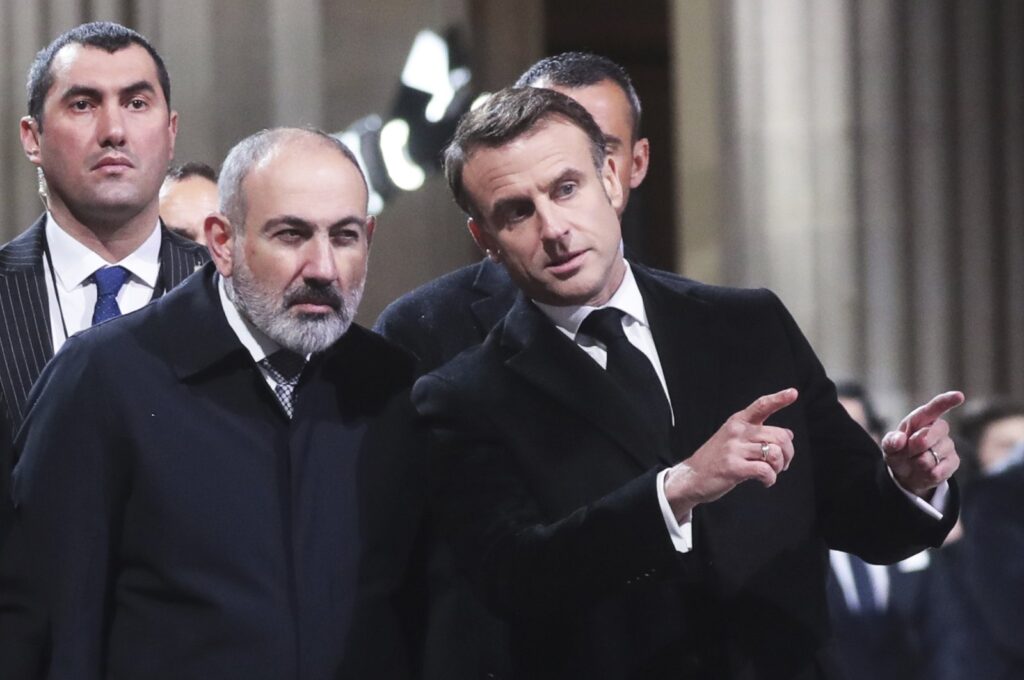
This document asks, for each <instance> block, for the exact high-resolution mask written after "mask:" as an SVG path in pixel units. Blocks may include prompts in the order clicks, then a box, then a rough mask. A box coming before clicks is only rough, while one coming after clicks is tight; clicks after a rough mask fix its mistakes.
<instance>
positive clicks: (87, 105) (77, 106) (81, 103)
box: [71, 99, 92, 111]
mask: <svg viewBox="0 0 1024 680" xmlns="http://www.w3.org/2000/svg"><path fill="white" fill-rule="evenodd" d="M91 108H92V102H91V101H89V100H88V99H76V100H74V101H73V102H71V110H72V111H88V110H89V109H91Z"/></svg>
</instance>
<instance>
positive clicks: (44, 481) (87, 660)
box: [0, 338, 126, 679]
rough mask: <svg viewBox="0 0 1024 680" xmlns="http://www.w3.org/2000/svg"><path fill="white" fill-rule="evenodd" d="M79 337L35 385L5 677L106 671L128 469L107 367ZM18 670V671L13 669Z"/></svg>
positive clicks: (4, 605) (7, 619)
mask: <svg viewBox="0 0 1024 680" xmlns="http://www.w3.org/2000/svg"><path fill="white" fill-rule="evenodd" d="M81 350H82V346H81V340H79V339H77V338H72V339H71V340H69V342H68V344H67V345H66V346H65V349H64V351H62V352H60V353H59V354H58V356H57V357H56V358H55V359H54V360H53V361H52V362H51V363H50V364H49V365H48V366H47V368H46V370H45V371H44V372H43V374H42V375H41V376H40V378H39V381H38V382H37V383H36V386H35V387H34V388H33V392H32V394H31V396H30V410H29V413H28V417H27V419H26V422H25V425H24V426H23V427H22V429H21V430H20V432H19V435H18V440H17V441H16V443H15V447H16V449H17V450H18V451H19V452H20V457H19V462H18V465H17V466H16V468H15V470H14V475H13V486H12V498H13V502H14V506H15V515H14V523H13V530H12V533H11V536H10V540H9V542H8V544H7V545H5V546H4V550H3V554H2V555H0V633H2V636H3V637H5V638H6V637H7V636H8V635H12V636H13V640H14V641H13V642H12V641H10V640H9V641H7V642H5V643H4V644H3V645H2V646H0V667H2V668H4V669H5V676H4V677H5V678H20V677H25V678H29V677H35V675H34V674H35V672H36V671H35V666H36V664H38V663H42V664H44V667H48V668H49V673H50V675H51V676H52V677H75V678H86V679H88V678H100V677H101V675H102V668H103V663H104V660H103V644H102V640H103V637H104V632H105V631H106V630H107V629H108V626H109V620H108V619H109V616H108V614H109V611H108V605H109V600H110V595H111V559H112V554H113V552H114V550H115V546H116V544H117V533H118V529H117V527H118V507H119V504H120V499H121V498H122V497H123V495H124V492H125V488H124V479H125V476H126V470H125V468H124V467H123V463H124V461H122V460H121V459H120V455H121V451H120V449H119V445H118V440H117V435H116V432H117V429H116V424H115V423H114V422H113V421H114V418H113V416H112V415H111V414H110V413H109V411H107V410H106V409H105V408H104V407H105V406H108V405H109V401H110V399H111V397H112V395H110V394H108V393H105V392H104V389H105V387H104V379H103V375H102V372H100V371H97V370H94V368H93V367H92V366H91V365H90V363H89V358H88V355H87V354H86V353H85V352H82V351H81ZM11 668H13V669H17V671H16V672H15V673H14V674H9V673H8V669H11Z"/></svg>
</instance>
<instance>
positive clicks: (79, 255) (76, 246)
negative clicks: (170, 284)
mask: <svg viewBox="0 0 1024 680" xmlns="http://www.w3.org/2000/svg"><path fill="white" fill-rule="evenodd" d="M45 229H46V245H47V250H48V251H49V254H50V261H51V262H52V263H53V274H52V275H51V274H50V267H49V265H48V264H47V262H46V261H45V258H46V255H43V258H44V261H43V268H44V270H45V271H44V276H43V278H44V279H46V296H47V299H48V300H49V304H50V331H51V337H52V339H53V351H54V352H55V353H56V352H57V350H59V349H60V348H61V347H62V346H63V345H64V341H65V340H67V338H68V336H70V335H74V334H75V333H77V332H79V331H81V330H84V329H86V328H88V327H89V326H91V325H92V312H93V308H94V307H95V306H96V284H95V283H93V282H92V281H90V280H89V279H90V277H91V276H92V275H93V272H95V271H96V270H97V269H100V268H102V267H109V266H111V263H110V262H107V261H106V260H104V259H103V258H102V257H100V256H99V255H97V254H96V253H94V252H93V251H92V250H89V248H87V247H86V246H85V245H83V244H82V243H80V242H79V241H77V240H75V239H74V238H73V237H72V236H71V235H70V234H68V233H67V232H66V231H64V230H63V229H61V228H60V226H58V225H57V222H56V220H54V219H53V215H51V214H50V213H49V212H47V213H46V226H45ZM114 264H117V265H120V266H122V267H124V268H125V269H127V270H128V271H129V272H130V273H131V276H130V277H128V281H127V282H126V283H125V285H124V286H122V287H121V290H120V291H119V292H118V294H117V306H118V308H119V309H120V310H121V313H122V314H127V313H128V312H134V311H135V310H137V309H141V308H142V307H144V306H146V304H148V303H149V301H150V300H152V299H153V291H154V289H155V288H156V282H157V278H159V276H160V223H159V221H158V222H157V223H156V224H154V225H153V231H152V232H151V233H150V235H149V236H148V237H146V240H145V241H143V242H142V245H140V246H139V247H138V248H136V249H135V251H134V252H132V253H131V254H130V255H128V256H127V257H125V258H124V259H123V260H121V261H120V262H116V263H114ZM54 284H56V287H54ZM65 325H66V326H67V334H66V335H65V332H64V331H65Z"/></svg>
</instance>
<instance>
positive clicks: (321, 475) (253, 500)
mask: <svg viewBox="0 0 1024 680" xmlns="http://www.w3.org/2000/svg"><path fill="white" fill-rule="evenodd" d="M213 272H214V269H213V265H212V264H210V265H207V267H206V269H205V270H204V272H203V274H202V275H201V276H194V277H192V278H191V279H189V280H188V281H187V282H186V283H185V284H184V285H182V286H181V287H179V288H178V289H176V290H175V291H173V292H172V293H170V294H168V295H166V296H164V297H163V298H162V299H160V300H158V301H157V302H155V303H153V304H151V305H148V306H147V307H145V308H144V309H142V310H139V311H138V312H135V313H133V314H128V315H126V316H124V317H122V318H120V319H116V320H113V321H111V322H109V323H105V324H101V325H99V326H96V327H94V328H91V329H89V330H87V331H84V332H83V333H80V334H78V335H76V336H75V337H73V338H71V339H70V340H69V341H68V344H67V345H66V349H63V350H62V351H61V352H60V353H59V354H58V355H57V357H56V358H55V359H54V360H53V361H52V362H50V364H49V365H48V366H47V368H46V370H45V371H44V372H43V374H42V376H41V377H40V379H39V381H38V382H37V385H36V387H35V388H34V390H33V393H32V397H31V407H30V410H29V413H28V417H27V420H26V422H25V426H24V427H23V428H22V430H21V432H20V434H19V437H18V441H17V447H18V449H19V450H20V451H21V453H22V456H21V460H20V461H19V463H18V465H17V467H16V469H15V472H14V480H13V496H14V499H15V502H16V506H17V510H16V514H15V522H14V526H13V530H12V532H11V535H10V548H11V549H10V550H9V551H6V552H5V556H4V558H5V559H4V561H3V567H4V568H3V574H2V578H0V639H3V642H2V643H0V668H4V669H5V678H20V677H32V674H33V673H34V672H35V669H34V668H33V666H34V665H35V664H36V662H37V661H38V660H39V659H40V658H41V659H42V660H43V663H44V664H46V665H48V666H49V672H50V677H61V678H63V677H69V678H70V677H74V678H85V679H87V678H97V679H98V678H106V677H115V678H150V679H156V678H168V679H170V678H240V679H241V678H245V679H247V680H254V679H259V678H266V679H267V680H271V679H273V680H281V679H283V678H297V679H302V680H310V679H316V678H358V679H360V680H362V679H363V678H378V677H379V678H388V679H392V678H403V677H407V675H408V674H409V673H410V672H411V669H410V664H411V654H412V653H411V652H410V649H411V647H412V645H411V643H410V642H409V638H408V637H407V636H406V634H405V632H406V631H405V629H404V627H405V626H406V625H409V626H413V625H414V624H415V622H414V621H413V619H411V618H409V616H407V613H406V612H405V611H404V609H403V607H404V606H405V604H406V603H408V604H409V605H410V606H413V605H414V604H415V603H414V602H412V601H411V600H410V599H407V598H404V597H403V595H405V594H406V593H405V591H403V588H404V586H405V584H406V575H407V571H406V570H407V566H408V561H409V559H410V551H411V550H412V547H413V540H414V537H415V535H416V531H417V528H418V525H419V518H420V507H421V502H420V496H421V494H420V492H419V490H418V489H419V486H420V485H421V478H420V477H421V475H420V473H421V469H420V467H419V466H418V464H417V461H418V460H420V459H421V458H422V457H421V456H416V455H415V448H416V445H417V444H418V442H419V441H420V440H421V439H422V437H421V436H420V435H419V433H418V432H416V431H415V429H414V425H413V424H414V420H415V418H414V414H413V411H412V406H411V404H410V403H409V399H408V386H409V384H410V381H411V376H412V360H411V357H409V356H408V355H406V354H405V353H404V352H402V351H400V350H398V349H397V348H395V347H393V346H391V345H390V344H389V343H387V342H386V341H385V340H383V339H381V338H379V337H378V336H376V335H374V334H372V333H370V332H368V331H366V330H364V329H361V328H358V327H355V326H353V327H352V328H351V329H350V330H349V331H348V332H347V333H346V334H345V335H344V336H343V337H342V339H341V340H339V341H338V342H337V343H335V345H334V346H332V347H331V348H330V349H329V350H327V351H326V352H325V353H323V354H322V355H321V356H318V357H314V359H313V361H312V362H311V364H310V365H309V366H308V367H307V369H306V372H305V373H304V374H303V378H302V380H301V381H300V383H299V385H298V388H297V393H296V394H297V399H296V404H295V414H294V418H293V419H291V420H288V419H287V418H286V417H285V416H284V414H283V411H282V409H281V407H280V405H279V404H278V403H277V400H276V398H275V396H274V395H273V393H272V391H271V389H270V388H269V387H268V385H267V384H266V382H265V380H264V378H263V376H262V375H261V373H260V372H259V369H258V368H257V367H256V365H255V364H254V363H253V361H252V358H251V356H250V355H249V354H248V352H247V351H246V350H245V349H244V348H243V347H242V345H241V344H240V343H239V341H238V339H237V337H236V336H235V334H234V332H233V331H232V330H231V329H230V327H229V326H228V324H227V321H226V319H225V317H224V314H223V312H222V310H221V306H220V302H219V300H218V297H217V291H216V285H215V279H214V276H213ZM38 610H42V611H43V612H44V616H45V620H46V625H45V627H44V628H43V629H42V630H40V629H39V627H38V625H37V624H38V619H36V620H33V619H32V618H30V617H28V616H27V613H31V612H34V611H38ZM4 654H6V655H7V656H4ZM15 669H17V670H15Z"/></svg>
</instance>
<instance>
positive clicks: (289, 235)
mask: <svg viewBox="0 0 1024 680" xmlns="http://www.w3.org/2000/svg"><path fill="white" fill-rule="evenodd" d="M302 238H303V236H302V232H300V231H299V230H298V229H281V230H280V231H277V232H275V233H274V239H275V240H277V241H280V242H282V243H289V244H291V243H300V242H301V241H302Z"/></svg>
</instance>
